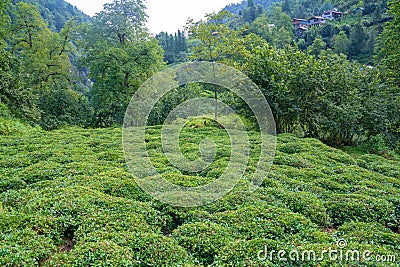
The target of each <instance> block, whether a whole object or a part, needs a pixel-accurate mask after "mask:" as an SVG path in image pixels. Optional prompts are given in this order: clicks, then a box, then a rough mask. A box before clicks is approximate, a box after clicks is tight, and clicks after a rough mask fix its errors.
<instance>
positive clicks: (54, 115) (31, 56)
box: [9, 2, 88, 129]
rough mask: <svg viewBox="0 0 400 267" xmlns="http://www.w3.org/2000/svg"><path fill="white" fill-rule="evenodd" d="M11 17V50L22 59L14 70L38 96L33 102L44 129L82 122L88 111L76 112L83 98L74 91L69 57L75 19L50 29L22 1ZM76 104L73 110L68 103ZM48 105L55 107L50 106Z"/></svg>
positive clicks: (33, 8) (27, 88)
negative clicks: (56, 28) (56, 31)
mask: <svg viewBox="0 0 400 267" xmlns="http://www.w3.org/2000/svg"><path fill="white" fill-rule="evenodd" d="M12 17H13V24H12V27H11V29H12V31H11V34H10V36H9V42H10V43H11V51H12V53H13V54H14V56H15V57H17V58H19V59H20V60H21V63H20V65H19V66H20V67H19V68H16V69H14V71H15V72H18V73H20V75H19V76H20V77H21V80H20V83H21V86H22V87H23V88H25V90H30V91H31V92H32V94H33V95H34V96H35V97H34V98H36V99H37V101H36V103H35V104H36V106H37V108H38V109H39V111H40V120H39V123H40V125H41V126H42V127H43V128H46V129H55V128H58V127H60V126H62V125H67V124H75V125H82V124H80V122H81V121H82V117H84V116H85V115H86V116H87V115H88V114H82V113H81V112H79V111H83V110H85V108H84V107H83V106H79V105H78V104H82V103H83V102H85V101H84V99H83V98H81V97H80V96H79V94H77V93H76V92H74V91H73V88H72V80H73V76H72V64H71V62H70V59H69V54H70V53H72V44H71V41H72V39H71V38H72V36H73V33H72V31H73V29H74V22H73V21H70V22H68V23H67V24H66V26H65V28H64V29H62V30H61V32H60V33H55V32H51V31H50V29H49V28H48V27H47V25H46V23H45V22H44V20H43V18H42V17H41V16H40V14H39V12H38V10H37V8H36V7H35V6H32V5H30V4H26V3H23V2H20V3H18V4H17V5H16V6H15V8H14V9H13V12H12ZM56 95H57V96H61V95H62V96H63V97H62V98H59V97H55V96H56ZM66 99H70V100H71V101H69V104H68V105H62V104H61V102H54V101H55V100H60V101H64V100H66ZM25 101H27V100H25ZM75 104H76V108H75V109H73V110H72V109H71V106H74V105H75ZM49 106H56V107H57V108H54V109H49ZM75 119H76V120H75Z"/></svg>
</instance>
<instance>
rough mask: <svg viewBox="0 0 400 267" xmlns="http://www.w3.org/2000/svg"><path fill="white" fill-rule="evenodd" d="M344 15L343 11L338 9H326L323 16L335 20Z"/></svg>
mask: <svg viewBox="0 0 400 267" xmlns="http://www.w3.org/2000/svg"><path fill="white" fill-rule="evenodd" d="M343 16H344V13H343V12H339V11H337V9H333V10H327V11H325V12H324V13H323V14H322V16H321V17H323V18H325V19H330V20H335V19H338V18H341V17H343Z"/></svg>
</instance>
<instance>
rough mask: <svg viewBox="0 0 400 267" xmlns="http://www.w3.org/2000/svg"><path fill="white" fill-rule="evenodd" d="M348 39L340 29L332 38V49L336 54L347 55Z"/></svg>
mask: <svg viewBox="0 0 400 267" xmlns="http://www.w3.org/2000/svg"><path fill="white" fill-rule="evenodd" d="M349 45H350V40H349V38H348V37H347V35H346V33H345V32H344V31H340V32H339V34H338V35H335V37H334V39H333V50H334V51H335V53H337V54H344V55H347V51H348V47H349Z"/></svg>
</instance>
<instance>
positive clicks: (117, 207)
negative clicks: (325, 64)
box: [0, 120, 400, 267]
mask: <svg viewBox="0 0 400 267" xmlns="http://www.w3.org/2000/svg"><path fill="white" fill-rule="evenodd" d="M198 123H200V125H199V127H197V128H196V125H197V124H193V125H192V126H193V127H191V126H190V125H189V126H187V127H185V128H184V129H183V131H182V132H181V139H180V145H181V148H182V150H183V152H184V153H185V154H186V155H187V156H189V157H193V158H194V157H195V156H198V155H199V142H200V141H201V140H203V139H204V138H205V137H210V136H211V137H212V139H213V140H214V141H215V142H216V143H217V155H216V159H215V161H214V162H213V163H212V164H211V165H210V166H209V168H207V169H206V170H203V171H202V172H199V173H189V172H182V171H180V170H179V168H177V167H175V166H173V165H172V164H171V163H170V162H169V160H168V158H167V157H166V156H165V155H164V154H163V149H162V146H161V142H160V140H161V139H160V136H161V127H160V126H155V127H149V128H148V129H147V130H146V137H145V139H146V142H147V146H148V152H149V156H150V158H151V160H152V163H153V165H154V166H155V168H156V169H157V171H158V172H159V173H161V174H162V175H163V176H164V177H165V178H167V179H169V180H170V181H171V182H173V183H175V184H179V185H185V186H199V185H203V184H206V183H209V182H211V181H213V180H215V179H217V178H219V176H220V175H221V174H222V173H223V171H224V170H225V168H226V166H227V163H228V162H229V160H230V153H231V149H230V140H229V138H228V136H227V135H226V132H225V130H224V129H220V128H219V126H218V125H207V126H204V125H201V124H202V123H204V121H200V120H199V121H198ZM121 134H122V132H121V129H113V128H110V129H80V128H65V129H61V130H56V131H52V132H44V131H40V130H36V129H33V130H27V131H22V132H19V133H16V134H10V135H7V136H5V135H0V147H1V152H2V153H0V238H1V240H2V241H3V242H2V243H1V244H0V266H199V267H200V266H207V265H212V266H302V267H309V266H326V267H328V266H338V267H339V266H343V264H342V263H338V262H332V261H328V260H325V261H321V262H302V263H301V262H300V263H299V262H295V261H287V262H281V261H277V260H272V261H268V260H265V261H259V260H258V259H257V253H258V252H259V251H260V250H262V249H264V247H265V245H267V246H268V247H269V248H271V249H272V248H280V249H282V248H283V249H285V250H286V249H288V250H290V249H293V248H299V249H314V250H316V251H317V252H321V251H323V250H324V249H329V248H335V244H336V240H337V239H339V238H343V239H346V240H347V241H348V242H349V244H348V246H349V247H350V248H353V247H354V248H360V249H369V250H372V251H374V252H376V253H381V254H396V253H397V254H396V255H398V252H399V247H398V243H399V240H398V232H399V225H400V224H399V220H400V181H399V176H398V171H399V169H398V162H399V159H398V158H396V157H395V156H393V155H389V156H387V155H385V157H386V158H385V157H382V156H379V155H363V153H365V152H361V151H359V152H358V154H357V155H354V154H352V155H349V154H348V153H346V152H343V151H339V150H337V149H333V148H330V147H328V146H326V145H324V144H323V143H321V142H320V141H318V140H315V139H300V138H298V137H296V136H294V135H289V134H284V135H279V136H278V144H277V149H278V151H277V158H276V161H275V164H274V165H273V166H272V167H271V171H270V172H269V174H268V177H265V179H264V181H263V184H262V186H261V188H259V189H257V190H256V191H254V192H250V191H249V184H250V181H251V180H252V173H253V172H254V170H255V169H256V167H257V165H256V164H257V162H258V153H259V151H260V146H259V145H260V138H259V134H257V133H255V132H249V140H250V147H251V151H250V164H249V165H248V166H247V170H246V172H245V173H244V176H243V177H242V179H240V181H239V182H238V184H237V185H236V186H235V187H234V188H233V190H232V191H231V192H230V193H229V194H227V195H226V196H224V197H223V198H221V199H219V200H217V201H215V202H213V203H209V204H207V205H205V206H201V207H197V208H178V207H172V206H168V205H166V204H163V203H160V202H158V201H156V200H154V199H153V198H152V197H151V196H150V195H149V194H147V193H146V192H144V191H143V190H142V189H141V188H140V187H139V186H138V185H137V183H136V181H135V177H134V176H133V175H132V174H130V173H129V170H128V169H127V167H126V164H125V160H124V155H123V150H122V146H121V137H122V136H121ZM346 151H347V150H346ZM133 160H134V159H133ZM152 178H154V177H147V178H146V179H152ZM171 197H174V198H181V197H182V196H179V195H173V196H171ZM399 259H400V256H399ZM341 264H342V265H341ZM396 264H397V266H398V263H394V264H390V263H387V265H383V264H380V263H376V262H371V263H366V262H351V263H349V264H348V265H349V266H371V267H372V266H382V267H383V266H396Z"/></svg>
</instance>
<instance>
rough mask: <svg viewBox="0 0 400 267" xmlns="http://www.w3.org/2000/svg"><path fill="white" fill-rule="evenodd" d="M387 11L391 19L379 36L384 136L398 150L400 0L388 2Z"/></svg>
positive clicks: (399, 142) (399, 137)
mask: <svg viewBox="0 0 400 267" xmlns="http://www.w3.org/2000/svg"><path fill="white" fill-rule="evenodd" d="M389 11H390V13H391V14H392V15H393V20H392V21H390V22H388V23H387V24H386V27H385V29H384V31H383V33H382V35H381V36H380V37H379V43H380V47H381V49H380V52H379V54H380V57H381V58H382V61H381V62H382V67H383V68H382V71H383V77H384V79H385V82H386V83H385V88H384V89H383V90H382V91H383V92H382V93H381V94H384V95H385V99H386V103H385V104H384V106H385V108H386V117H387V121H388V123H387V124H386V129H387V130H386V136H387V140H388V141H389V143H390V144H391V145H392V147H395V148H396V149H397V150H398V151H400V145H399V144H400V114H399V110H400V86H399V84H400V36H399V34H398V33H399V31H400V2H399V1H393V2H391V3H390V4H389Z"/></svg>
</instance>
